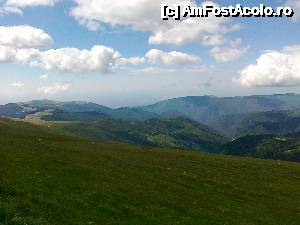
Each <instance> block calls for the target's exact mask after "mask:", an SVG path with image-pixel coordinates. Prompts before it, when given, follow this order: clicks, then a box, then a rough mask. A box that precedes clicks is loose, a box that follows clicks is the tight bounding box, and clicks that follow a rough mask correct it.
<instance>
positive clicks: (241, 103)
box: [0, 94, 300, 161]
mask: <svg viewBox="0 0 300 225" xmlns="http://www.w3.org/2000/svg"><path fill="white" fill-rule="evenodd" d="M0 116H2V117H10V118H15V119H22V120H25V121H29V122H36V121H39V124H43V125H45V126H48V127H51V129H56V130H58V131H59V132H61V133H67V134H69V135H74V136H80V137H84V138H88V139H92V140H101V141H112V142H125V143H131V144H139V145H144V146H159V147H169V148H180V149H191V150H198V151H207V152H220V153H226V154H231V153H232V154H233V155H242V156H243V155H245V156H249V155H250V156H255V157H259V156H260V155H259V154H252V153H253V151H254V150H253V149H256V150H257V149H258V148H259V149H262V148H266V150H268V151H271V150H274V151H275V150H276V149H277V145H278V143H277V142H274V141H273V140H279V139H281V138H284V139H288V140H289V142H286V144H285V145H286V146H289V147H288V149H286V148H284V149H281V150H280V151H283V152H289V154H293V155H297V154H298V153H297V147H296V148H291V147H290V146H291V145H292V144H291V143H298V139H299V137H298V136H297V135H294V134H297V133H298V132H300V95H298V94H276V95H265V96H264V95H257V96H246V97H226V98H219V97H215V96H194V97H182V98H176V99H169V100H165V101H162V102H158V103H156V104H153V105H148V106H141V107H123V108H117V109H112V108H109V107H105V106H102V105H98V104H95V103H91V102H79V101H74V102H58V101H51V100H34V101H30V102H25V103H10V104H7V105H3V106H0ZM266 135H267V136H266ZM268 135H271V136H268ZM288 135H291V136H294V138H293V139H291V138H286V136H288ZM266 137H268V138H269V137H271V139H270V140H271V141H268V146H267V145H265V144H263V145H261V142H259V143H257V144H255V145H253V146H251V148H246V147H245V148H243V149H241V150H238V149H237V148H239V149H240V148H241V147H242V146H243V144H245V146H247V143H248V142H251V143H252V142H253V140H252V139H255V140H257V139H259V140H266ZM278 138H279V139H278ZM250 139H251V140H250ZM231 140H232V141H231ZM268 140H269V139H268ZM254 142H255V141H254ZM240 143H243V144H240ZM255 143H256V142H255ZM287 143H290V144H287ZM232 146H233V147H234V149H233V147H232ZM294 146H297V144H295V145H294ZM247 149H248V150H247ZM290 150H291V151H290ZM236 151H238V152H239V151H240V152H241V154H237V152H236ZM243 151H244V153H243ZM245 151H246V153H245ZM247 151H249V152H248V153H247ZM263 158H275V159H278V158H279V159H288V160H293V161H295V159H296V160H297V161H298V160H299V159H298V157H297V156H295V157H294V156H292V157H286V156H284V154H279V156H278V155H277V156H275V154H265V155H264V156H263Z"/></svg>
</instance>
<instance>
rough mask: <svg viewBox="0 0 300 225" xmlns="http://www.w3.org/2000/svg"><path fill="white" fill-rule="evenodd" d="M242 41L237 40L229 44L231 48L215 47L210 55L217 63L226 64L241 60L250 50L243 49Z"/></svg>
mask: <svg viewBox="0 0 300 225" xmlns="http://www.w3.org/2000/svg"><path fill="white" fill-rule="evenodd" d="M240 45H241V40H240V39H236V40H234V41H232V42H230V43H229V47H214V48H212V49H211V51H210V54H211V55H212V56H213V57H214V58H215V60H216V61H217V62H220V63H225V62H229V61H234V60H237V59H239V58H241V57H242V56H243V55H244V54H246V53H247V52H248V50H249V48H250V47H249V46H247V47H241V46H240Z"/></svg>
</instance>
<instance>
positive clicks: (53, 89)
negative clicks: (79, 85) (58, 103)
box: [37, 83, 71, 94]
mask: <svg viewBox="0 0 300 225" xmlns="http://www.w3.org/2000/svg"><path fill="white" fill-rule="evenodd" d="M70 87H71V85H70V84H68V83H67V84H61V83H55V84H53V85H51V86H45V87H40V88H38V89H37V91H38V92H40V93H43V94H57V93H59V92H65V91H68V90H69V89H70Z"/></svg>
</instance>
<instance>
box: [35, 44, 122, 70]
mask: <svg viewBox="0 0 300 225" xmlns="http://www.w3.org/2000/svg"><path fill="white" fill-rule="evenodd" d="M119 60H121V55H120V53H119V52H117V51H115V50H114V49H112V48H109V47H105V46H101V45H96V46H94V47H93V48H92V49H90V50H86V49H84V50H80V49H77V48H61V49H50V50H48V51H43V52H40V53H39V57H37V58H36V59H35V60H33V61H32V62H31V63H30V64H31V65H32V66H39V67H42V68H45V69H47V70H50V69H55V70H58V71H62V72H73V73H81V72H89V71H100V72H103V73H106V72H109V71H111V70H112V69H114V68H115V67H116V66H117V64H118V62H119Z"/></svg>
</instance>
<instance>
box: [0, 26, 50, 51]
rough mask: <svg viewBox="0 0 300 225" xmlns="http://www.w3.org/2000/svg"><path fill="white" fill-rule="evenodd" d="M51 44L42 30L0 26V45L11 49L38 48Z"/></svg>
mask: <svg viewBox="0 0 300 225" xmlns="http://www.w3.org/2000/svg"><path fill="white" fill-rule="evenodd" d="M52 43H53V40H52V37H51V36H50V35H49V34H47V33H45V32H44V31H43V30H41V29H38V28H34V27H31V26H11V27H5V26H0V45H2V46H7V47H12V48H40V47H45V46H48V45H50V44H52Z"/></svg>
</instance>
